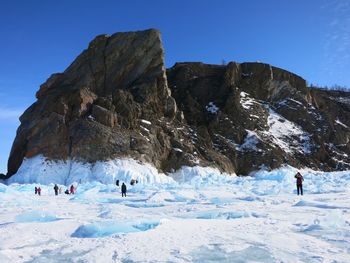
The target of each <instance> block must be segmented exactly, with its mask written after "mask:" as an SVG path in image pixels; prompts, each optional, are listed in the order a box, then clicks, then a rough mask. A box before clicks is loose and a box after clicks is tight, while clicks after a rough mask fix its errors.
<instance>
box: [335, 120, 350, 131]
mask: <svg viewBox="0 0 350 263" xmlns="http://www.w3.org/2000/svg"><path fill="white" fill-rule="evenodd" d="M335 123H336V124H339V125H340V126H342V127H344V128H346V129H349V127H348V126H347V125H345V124H344V123H342V122H341V121H340V120H339V119H336V120H335Z"/></svg>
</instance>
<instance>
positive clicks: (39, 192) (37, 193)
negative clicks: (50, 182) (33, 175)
mask: <svg viewBox="0 0 350 263" xmlns="http://www.w3.org/2000/svg"><path fill="white" fill-rule="evenodd" d="M34 191H35V194H36V195H41V188H40V186H38V187H36V186H35V188H34Z"/></svg>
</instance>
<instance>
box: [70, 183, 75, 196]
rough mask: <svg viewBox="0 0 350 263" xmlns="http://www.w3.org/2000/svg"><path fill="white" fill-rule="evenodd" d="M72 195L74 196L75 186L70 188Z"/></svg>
mask: <svg viewBox="0 0 350 263" xmlns="http://www.w3.org/2000/svg"><path fill="white" fill-rule="evenodd" d="M70 194H71V195H74V186H73V185H71V186H70Z"/></svg>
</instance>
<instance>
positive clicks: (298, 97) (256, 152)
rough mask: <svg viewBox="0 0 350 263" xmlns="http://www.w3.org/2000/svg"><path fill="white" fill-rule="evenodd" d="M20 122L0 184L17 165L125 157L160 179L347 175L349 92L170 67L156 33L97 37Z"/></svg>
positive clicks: (242, 68)
mask: <svg viewBox="0 0 350 263" xmlns="http://www.w3.org/2000/svg"><path fill="white" fill-rule="evenodd" d="M36 97H37V101H36V102H35V103H34V104H33V105H32V106H30V107H29V108H28V109H27V110H26V111H25V112H24V113H23V115H22V116H21V117H20V121H21V125H20V127H19V128H18V131H17V136H16V138H15V141H14V143H13V147H12V150H11V153H10V157H9V161H8V174H7V177H10V176H12V175H13V174H15V173H16V172H17V170H18V169H19V167H20V166H21V164H22V162H23V160H24V159H25V158H31V157H34V156H36V155H39V154H41V155H43V156H45V157H46V158H47V159H50V160H68V159H70V160H77V161H81V162H90V163H93V162H96V161H99V160H109V159H115V158H123V157H129V158H133V159H136V160H139V161H141V162H147V163H151V164H153V165H154V166H155V167H156V168H157V169H158V170H160V171H164V172H168V171H173V170H176V169H179V168H180V167H181V166H184V165H187V166H194V165H201V166H213V167H218V168H219V169H220V170H221V171H225V172H229V173H233V172H235V173H237V174H241V175H245V174H248V173H249V172H251V171H254V170H257V169H260V168H263V167H264V168H267V169H272V168H276V167H279V166H281V165H283V164H290V165H293V166H296V167H301V166H306V167H311V168H315V169H322V170H341V169H349V166H350V158H349V156H348V154H349V152H350V144H349V138H350V129H349V127H350V119H349V116H350V115H349V111H350V94H349V93H348V92H337V91H325V90H319V89H309V88H308V87H307V85H306V82H305V80H304V79H302V78H301V77H299V76H297V75H295V74H293V73H290V72H288V71H285V70H282V69H279V68H276V67H273V66H271V65H268V64H263V63H241V64H240V63H234V62H231V63H229V64H227V65H208V64H203V63H177V64H175V65H174V66H173V67H172V68H170V69H168V70H166V69H165V65H164V50H163V47H162V43H161V38H160V33H159V31H157V30H153V29H151V30H146V31H138V32H127V33H116V34H113V35H111V36H107V35H101V36H97V37H96V38H95V39H94V40H93V41H92V42H91V43H90V44H89V47H88V48H87V49H86V50H84V51H83V52H82V53H81V54H80V55H79V56H78V57H77V58H76V60H75V61H74V62H73V63H72V64H71V65H70V66H69V67H68V68H67V69H66V70H65V71H64V72H63V73H58V74H53V75H52V76H51V77H50V78H49V79H48V80H47V81H46V82H45V83H44V84H42V85H41V87H40V89H39V91H38V92H37V94H36Z"/></svg>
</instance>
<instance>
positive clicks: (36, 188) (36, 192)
mask: <svg viewBox="0 0 350 263" xmlns="http://www.w3.org/2000/svg"><path fill="white" fill-rule="evenodd" d="M34 190H35V194H38V187H36V186H35V188H34Z"/></svg>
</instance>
